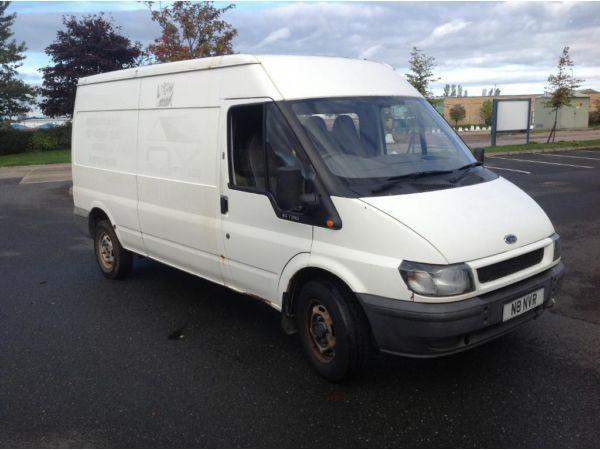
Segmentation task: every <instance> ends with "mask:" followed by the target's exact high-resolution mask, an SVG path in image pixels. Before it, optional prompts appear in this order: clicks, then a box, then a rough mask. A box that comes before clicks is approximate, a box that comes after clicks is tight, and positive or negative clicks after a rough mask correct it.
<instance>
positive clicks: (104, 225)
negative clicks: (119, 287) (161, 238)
mask: <svg viewBox="0 0 600 450" xmlns="http://www.w3.org/2000/svg"><path fill="white" fill-rule="evenodd" d="M94 250H95V252H96V260H97V261H98V266H99V267H100V270H101V271H102V274H103V275H104V276H105V277H106V278H110V279H113V280H115V279H119V278H125V277H126V276H127V275H129V273H130V272H131V268H132V267H133V254H132V253H131V252H130V251H129V250H125V249H124V248H123V247H122V246H121V243H120V242H119V239H118V238H117V235H116V233H115V230H114V229H113V227H112V226H111V224H110V222H109V221H108V220H103V221H101V222H99V223H98V224H97V225H96V229H95V231H94Z"/></svg>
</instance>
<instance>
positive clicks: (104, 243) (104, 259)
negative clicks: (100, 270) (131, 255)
mask: <svg viewBox="0 0 600 450" xmlns="http://www.w3.org/2000/svg"><path fill="white" fill-rule="evenodd" d="M98 256H99V260H100V264H102V266H103V267H104V268H106V269H107V270H110V269H112V266H113V264H114V261H115V254H114V250H113V243H112V239H111V238H110V236H109V235H108V234H107V233H102V235H101V236H100V239H98Z"/></svg>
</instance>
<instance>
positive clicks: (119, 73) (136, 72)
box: [79, 55, 258, 86]
mask: <svg viewBox="0 0 600 450" xmlns="http://www.w3.org/2000/svg"><path fill="white" fill-rule="evenodd" d="M257 63H258V61H257V59H256V57H255V56H252V55H226V56H213V57H210V58H198V59H188V60H185V61H177V62H171V63H163V64H152V65H150V66H141V67H135V68H132V69H125V70H116V71H114V72H106V73H101V74H98V75H92V76H89V77H84V78H80V79H79V85H80V86H81V85H85V84H93V83H104V82H106V81H115V80H126V79H128V78H137V77H147V76H152V75H163V74H168V73H179V72H190V71H194V70H207V69H216V68H219V67H230V66H239V65H243V64H257Z"/></svg>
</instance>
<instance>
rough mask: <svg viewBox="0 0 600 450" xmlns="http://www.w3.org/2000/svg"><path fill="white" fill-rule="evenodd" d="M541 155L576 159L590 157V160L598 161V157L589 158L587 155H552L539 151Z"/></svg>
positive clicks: (599, 159)
mask: <svg viewBox="0 0 600 450" xmlns="http://www.w3.org/2000/svg"><path fill="white" fill-rule="evenodd" d="M539 154H540V155H543V156H554V157H555V158H577V159H591V160H592V161H600V158H590V157H589V156H574V155H554V154H552V153H539Z"/></svg>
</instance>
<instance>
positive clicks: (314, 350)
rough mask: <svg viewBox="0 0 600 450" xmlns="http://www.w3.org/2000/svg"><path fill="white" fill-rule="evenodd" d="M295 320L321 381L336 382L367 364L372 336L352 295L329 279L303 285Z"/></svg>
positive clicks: (348, 376)
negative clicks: (322, 378)
mask: <svg viewBox="0 0 600 450" xmlns="http://www.w3.org/2000/svg"><path fill="white" fill-rule="evenodd" d="M296 320H297V322H298V331H299V334H300V339H301V341H302V346H303V347H304V351H305V353H306V355H307V356H308V359H309V361H310V363H311V365H312V366H313V367H314V369H315V370H316V371H317V372H318V373H319V374H320V375H321V376H323V377H324V378H326V379H328V380H330V381H334V382H339V381H343V380H345V379H347V378H350V377H351V376H353V375H354V374H356V373H357V372H358V371H360V370H361V369H362V368H363V367H365V366H366V364H367V363H368V360H369V357H370V355H371V334H370V332H369V326H368V322H367V319H366V317H365V315H364V313H363V311H362V309H361V307H360V305H359V304H358V302H357V300H356V299H355V298H354V296H353V295H352V294H351V293H350V292H348V291H347V289H344V288H343V287H342V286H340V285H339V284H338V283H335V282H333V281H330V280H315V281H310V282H308V283H306V284H305V285H304V286H303V287H302V288H301V290H300V293H299V295H298V298H297V303H296Z"/></svg>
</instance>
